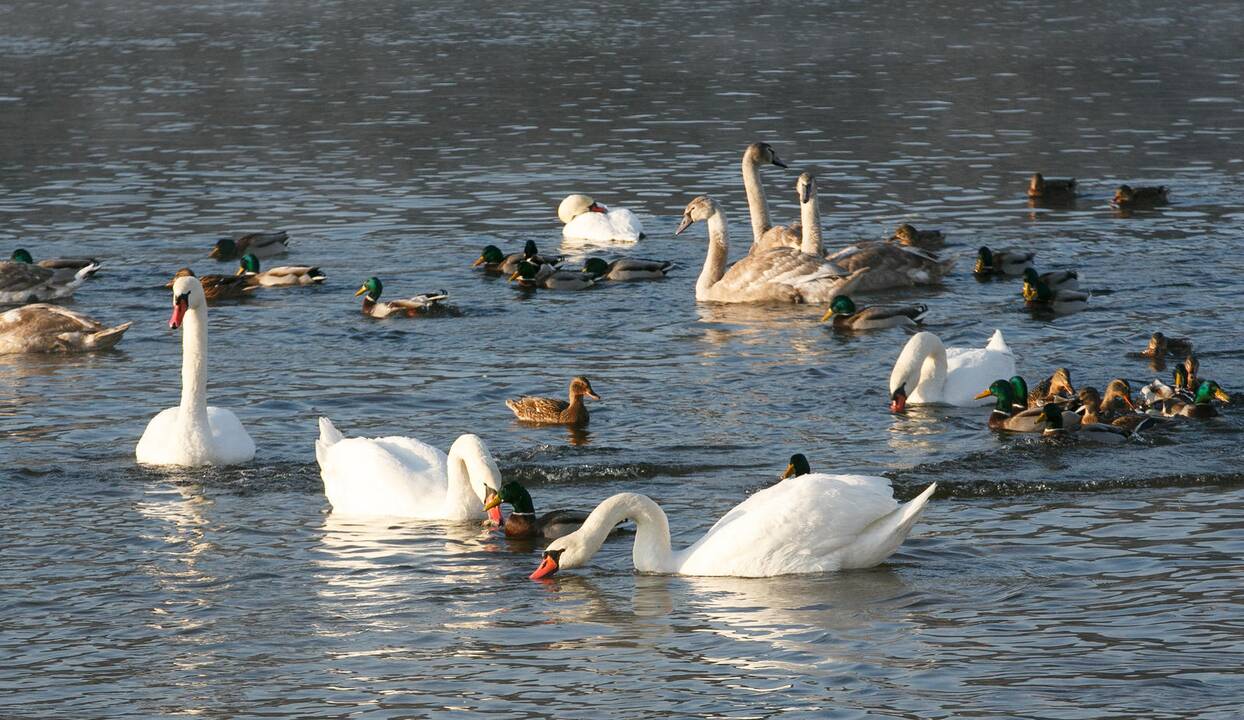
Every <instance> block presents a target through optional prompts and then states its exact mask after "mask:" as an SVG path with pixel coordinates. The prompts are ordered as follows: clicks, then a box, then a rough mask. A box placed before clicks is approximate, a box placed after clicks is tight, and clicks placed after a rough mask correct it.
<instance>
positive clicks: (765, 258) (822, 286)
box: [697, 247, 854, 303]
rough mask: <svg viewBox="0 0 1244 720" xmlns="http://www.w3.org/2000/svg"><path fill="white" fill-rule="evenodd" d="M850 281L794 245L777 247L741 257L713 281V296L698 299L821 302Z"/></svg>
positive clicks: (825, 263)
mask: <svg viewBox="0 0 1244 720" xmlns="http://www.w3.org/2000/svg"><path fill="white" fill-rule="evenodd" d="M853 282H854V281H848V280H846V279H845V278H844V277H843V276H841V275H839V274H838V269H837V268H836V267H835V266H833V265H831V264H830V263H828V262H826V261H825V260H823V259H821V258H818V257H816V256H814V255H806V254H804V253H802V252H800V251H799V250H796V249H795V248H789V247H777V248H772V249H769V250H765V251H764V252H760V253H756V254H754V255H747V256H746V257H743V258H741V259H740V260H739V261H738V262H736V263H735V264H733V265H731V266H730V269H729V270H727V271H726V273H725V275H723V276H722V278H721V279H720V280H718V281H717V282H716V283H714V284H713V286H712V288H711V292H712V297H709V298H697V299H699V300H706V299H707V300H721V301H726V302H731V301H733V302H740V300H739V298H746V299H747V300H781V301H786V302H792V301H793V302H800V301H802V302H809V303H824V302H829V301H830V300H832V299H833V297H834V296H836V295H838V294H841V293H845V292H848V291H849V288H850V286H851V285H852V284H853Z"/></svg>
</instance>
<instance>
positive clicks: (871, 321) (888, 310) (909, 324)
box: [821, 295, 929, 330]
mask: <svg viewBox="0 0 1244 720" xmlns="http://www.w3.org/2000/svg"><path fill="white" fill-rule="evenodd" d="M928 311H929V308H928V306H927V305H868V306H865V307H862V308H858V309H857V308H856V307H855V302H854V301H852V300H851V298H850V297H848V296H846V295H839V296H838V297H836V298H834V299H833V302H831V303H830V304H829V309H828V310H826V311H825V314H824V315H822V316H821V322H825V321H827V320H829V319H830V318H831V317H832V318H833V319H834V329H835V330H879V329H881V328H892V327H903V328H914V327H918V326H919V324H920V322H921V321H922V320H923V319H924V315H925V313H927V312H928Z"/></svg>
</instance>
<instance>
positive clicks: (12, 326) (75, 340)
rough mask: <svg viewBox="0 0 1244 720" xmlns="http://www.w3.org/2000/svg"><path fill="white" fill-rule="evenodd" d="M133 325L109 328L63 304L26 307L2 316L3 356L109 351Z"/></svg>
mask: <svg viewBox="0 0 1244 720" xmlns="http://www.w3.org/2000/svg"><path fill="white" fill-rule="evenodd" d="M131 324H132V323H128V322H127V323H122V324H120V325H117V326H116V327H106V326H104V325H101V324H100V323H97V322H95V321H94V320H92V319H91V318H89V317H87V316H86V315H83V314H82V313H78V312H74V311H73V310H69V309H67V308H63V307H60V306H59V305H45V304H43V303H36V304H34V305H23V306H22V307H19V308H14V309H12V310H9V311H8V312H6V313H3V314H0V355H8V354H11V353H74V352H91V351H92V350H106V349H108V348H110V347H112V346H113V345H116V344H117V343H118V342H119V341H120V340H121V336H122V335H124V334H125V331H126V330H128V329H129V327H130V325H131Z"/></svg>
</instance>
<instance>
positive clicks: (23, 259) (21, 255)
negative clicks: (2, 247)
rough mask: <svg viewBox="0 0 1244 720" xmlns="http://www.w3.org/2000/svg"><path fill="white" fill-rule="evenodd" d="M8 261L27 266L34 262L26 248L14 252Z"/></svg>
mask: <svg viewBox="0 0 1244 720" xmlns="http://www.w3.org/2000/svg"><path fill="white" fill-rule="evenodd" d="M9 259H10V260H12V261H13V262H19V263H26V264H27V265H32V264H34V261H35V259H34V258H33V257H31V256H30V252H29V251H28V250H26V248H18V249H16V250H14V251H13V255H12V256H11V257H10V258H9Z"/></svg>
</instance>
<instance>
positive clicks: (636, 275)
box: [583, 257, 676, 282]
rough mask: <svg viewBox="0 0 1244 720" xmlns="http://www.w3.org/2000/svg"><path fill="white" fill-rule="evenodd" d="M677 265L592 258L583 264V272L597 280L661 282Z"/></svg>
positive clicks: (672, 263) (663, 262)
mask: <svg viewBox="0 0 1244 720" xmlns="http://www.w3.org/2000/svg"><path fill="white" fill-rule="evenodd" d="M675 265H676V263H675V262H673V261H672V260H644V259H643V258H629V257H623V258H618V259H616V260H611V261H608V262H606V261H605V260H602V259H601V258H597V257H590V258H588V259H587V260H586V261H584V263H583V272H585V273H587V274H588V276H590V277H592V278H593V279H596V280H618V281H624V282H625V281H629V280H660V279H661V278H664V277H665V276H666V275H668V274H669V271H670V270H672V269H673V268H674V266H675Z"/></svg>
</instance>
